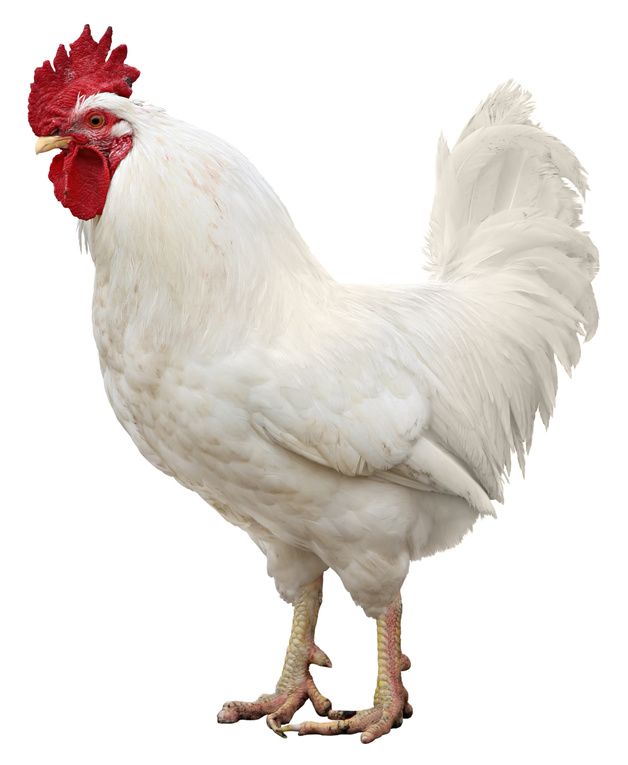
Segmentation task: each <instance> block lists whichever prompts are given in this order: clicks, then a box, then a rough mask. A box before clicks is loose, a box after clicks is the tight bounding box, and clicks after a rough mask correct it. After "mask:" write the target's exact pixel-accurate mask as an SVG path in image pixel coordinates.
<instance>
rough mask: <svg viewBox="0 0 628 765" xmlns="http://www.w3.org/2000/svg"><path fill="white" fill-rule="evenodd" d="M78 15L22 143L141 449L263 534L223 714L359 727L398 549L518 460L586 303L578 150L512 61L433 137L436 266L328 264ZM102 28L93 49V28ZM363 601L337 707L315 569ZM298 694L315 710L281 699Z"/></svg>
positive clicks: (292, 727)
mask: <svg viewBox="0 0 628 765" xmlns="http://www.w3.org/2000/svg"><path fill="white" fill-rule="evenodd" d="M111 41H112V30H111V28H109V29H108V30H107V31H106V32H105V34H104V36H103V37H102V39H101V40H100V41H99V42H96V41H95V40H94V39H93V38H92V35H91V32H90V29H89V26H86V27H85V28H84V30H83V32H82V34H81V35H80V37H79V38H78V39H77V40H76V41H75V42H74V43H72V45H71V46H70V50H69V52H67V51H66V49H65V48H64V46H60V47H59V49H58V51H57V54H56V56H55V58H54V61H53V64H51V63H50V62H49V61H46V62H45V63H44V64H43V66H42V67H40V68H38V69H37V70H36V71H35V77H34V82H33V84H32V86H31V93H30V98H29V122H30V125H31V127H32V129H33V131H34V132H35V134H36V135H37V136H39V138H38V139H37V143H36V151H37V153H41V152H47V151H50V150H53V149H60V153H58V154H57V155H56V156H55V157H54V158H53V160H52V163H51V166H50V173H49V177H50V180H51V181H52V182H53V185H54V193H55V196H56V197H57V199H58V200H59V201H60V202H61V204H62V205H63V206H64V207H67V208H68V209H69V210H70V212H71V213H72V214H73V215H74V216H75V217H76V218H78V219H79V220H80V223H79V226H80V231H81V236H82V238H83V240H84V241H85V243H86V245H87V247H88V248H89V251H90V252H91V255H92V258H93V261H94V265H95V288H94V300H93V323H94V335H95V339H96V344H97V347H98V353H99V357H100V364H101V369H102V374H103V378H104V384H105V389H106V392H107V395H108V397H109V401H110V402H111V405H112V407H113V409H114V412H115V414H116V416H117V418H118V419H119V421H120V423H121V424H122V425H123V427H124V428H125V430H126V431H127V432H128V433H129V435H130V436H131V438H132V439H133V441H134V442H135V444H136V445H137V447H138V448H139V450H140V451H141V453H142V454H143V455H144V456H145V457H146V458H147V459H148V460H149V461H150V462H151V463H152V464H153V465H155V466H156V467H158V468H159V469H160V470H162V471H164V472H165V473H167V474H168V475H171V476H173V477H174V478H176V479H177V480H178V481H179V482H180V483H182V484H183V485H184V486H186V487H187V488H189V489H192V490H193V491H195V492H197V493H198V494H199V495H200V496H201V497H202V498H203V499H204V500H206V502H208V503H209V504H210V505H211V506H212V507H214V508H215V509H216V510H217V511H218V512H219V513H220V514H221V515H222V516H223V517H224V518H225V519H226V520H228V521H229V522H230V523H232V524H235V525H236V526H239V527H240V528H242V529H244V530H245V531H246V532H247V533H248V534H249V536H250V537H251V539H252V540H253V541H254V542H255V543H256V544H257V545H258V547H259V548H260V549H261V550H262V551H263V552H264V553H265V555H266V558H267V563H268V573H269V575H270V576H271V577H273V578H274V580H275V584H276V587H277V589H278V591H279V594H280V595H281V597H282V598H284V599H285V600H286V601H288V602H289V603H291V604H293V606H294V618H293V624H292V630H291V635H290V639H289V643H288V648H287V652H286V658H285V663H284V666H283V670H282V672H281V675H280V677H279V681H278V683H277V686H276V689H275V691H274V692H273V693H270V694H265V695H262V696H260V697H259V698H258V699H257V700H256V701H253V702H243V701H231V702H227V703H226V704H225V705H224V706H223V708H222V710H221V711H220V712H219V714H218V721H219V722H221V723H233V722H236V721H238V720H242V719H257V718H260V717H263V716H266V717H267V722H268V725H269V726H270V728H271V729H272V730H273V731H275V732H276V733H278V734H279V735H281V736H285V735H286V732H288V731H298V733H299V734H300V735H304V734H311V733H315V734H322V735H333V734H339V733H360V734H361V740H362V741H363V742H365V743H368V742H370V741H373V740H374V739H376V738H378V737H380V736H382V735H383V734H386V733H388V732H389V731H390V730H391V728H393V727H397V726H399V725H400V724H401V722H402V721H403V719H404V718H407V717H409V716H410V715H411V713H412V708H411V706H410V705H409V703H408V694H407V691H406V689H405V688H404V685H403V682H402V677H401V673H402V672H403V671H404V670H405V669H407V668H408V667H409V665H410V662H409V659H408V658H407V656H406V655H405V654H404V653H402V651H401V638H400V635H401V595H400V590H401V586H402V584H403V582H404V580H405V577H406V575H407V573H408V569H409V565H410V562H411V561H413V560H418V559H420V558H422V557H424V556H427V555H431V554H433V553H436V552H438V551H441V550H445V549H447V548H451V547H452V546H454V545H456V544H458V543H459V542H460V541H461V540H462V538H463V537H464V535H465V534H466V533H467V532H468V531H469V530H470V529H471V528H472V526H473V525H474V523H475V522H476V520H477V519H478V518H479V517H480V516H483V515H493V514H494V509H493V505H492V500H497V501H502V500H503V494H502V485H503V481H504V480H505V478H506V477H507V475H508V473H509V471H510V468H511V456H512V454H513V453H514V454H516V456H517V459H518V462H519V464H520V465H521V467H522V468H523V465H524V460H525V455H526V451H527V449H528V448H529V446H530V443H531V438H532V430H533V425H534V421H535V417H536V414H537V412H538V413H539V414H540V417H541V419H542V421H543V422H544V423H545V425H547V424H548V421H549V418H550V416H551V413H552V409H553V405H554V400H555V394H556V388H557V369H556V359H557V360H558V361H559V362H560V364H561V365H562V366H563V367H564V368H565V369H566V370H567V371H570V370H571V368H572V367H573V366H574V365H575V364H576V363H577V362H578V360H579V356H580V347H581V346H580V338H581V336H583V337H584V338H585V339H588V338H590V337H591V336H592V335H593V334H594V332H595V329H596V324H597V309H596V305H595V299H594V296H593V291H592V288H591V281H592V279H593V277H594V276H595V273H596V270H597V262H598V261H597V251H596V248H595V247H594V245H593V244H592V242H591V241H590V239H589V237H588V236H587V234H585V233H584V232H582V231H581V230H580V228H579V226H580V212H581V209H580V199H581V198H583V197H584V193H585V190H586V181H585V175H584V171H583V169H582V167H581V166H580V164H579V162H578V160H577V159H576V157H575V156H574V155H573V154H572V152H571V151H570V150H569V149H568V148H566V147H565V146H564V145H563V144H562V143H561V142H560V141H558V140H557V139H556V138H554V137H552V136H551V135H549V134H548V133H546V132H545V131H544V130H542V129H541V128H540V127H539V126H538V125H535V124H533V123H532V122H531V121H530V115H531V112H532V104H531V100H530V95H529V94H528V93H526V92H525V91H523V90H522V89H521V88H520V87H519V86H517V85H515V84H513V83H510V82H509V83H506V84H504V85H502V86H500V87H498V88H497V90H496V91H495V92H494V93H493V94H492V95H491V96H490V97H489V98H488V99H487V100H486V101H485V102H484V103H483V104H481V105H480V107H479V108H478V110H477V111H476V113H475V114H474V116H473V117H472V118H471V120H470V121H469V123H468V124H467V126H466V128H465V129H464V130H463V132H462V134H461V136H460V139H459V140H458V142H457V143H456V145H455V147H454V148H453V150H452V151H451V152H450V151H449V149H448V147H447V145H446V143H445V142H444V140H443V139H441V141H440V143H439V146H438V154H437V182H436V191H435V199H434V205H433V210H432V215H431V220H430V228H429V234H428V237H427V247H426V254H427V258H428V260H429V269H430V271H431V276H432V278H431V280H430V281H428V282H426V283H423V284H421V285H418V286H401V287H370V286H369V287H367V286H355V285H344V284H339V283H337V282H336V281H334V280H333V279H332V277H331V276H330V275H329V274H328V273H327V272H326V271H325V270H324V269H323V268H322V267H321V265H320V264H319V263H318V262H317V261H316V259H315V258H314V256H313V255H312V254H311V253H310V251H309V249H308V248H307V246H306V244H305V243H304V242H303V240H302V239H301V237H300V236H299V234H298V232H297V231H296V229H295V227H294V225H293V223H292V221H291V219H290V217H289V215H288V213H287V212H286V210H285V208H284V207H283V205H282V203H281V202H280V200H279V199H278V198H277V196H276V195H275V193H274V192H273V191H272V189H271V188H270V186H269V185H268V184H267V182H266V181H265V180H264V178H262V176H261V175H260V174H259V173H258V172H257V170H256V169H255V168H254V167H253V166H252V165H251V164H250V162H248V161H247V159H245V157H243V156H242V155H241V154H240V153H239V152H238V151H237V150H236V149H234V148H233V147H231V146H230V145H229V144H227V143H226V142H225V141H223V140H221V139H219V138H217V137H215V136H213V135H211V134H209V133H206V132H204V131H203V130H199V129H197V128H196V127H192V126H191V125H188V124H185V123H184V122H181V121H179V120H176V119H174V118H172V117H170V116H169V115H168V114H167V113H166V112H165V111H163V110H162V109H159V108H156V107H154V106H150V105H148V104H146V103H142V102H139V101H136V100H133V99H132V98H131V95H132V86H133V83H134V82H135V81H136V80H137V78H138V77H139V74H140V73H139V71H138V70H137V69H135V68H134V67H131V66H129V65H128V64H126V63H125V60H126V54H127V51H126V47H125V46H124V45H120V46H118V47H117V48H115V49H114V50H111ZM110 51H111V52H110ZM327 569H333V571H335V572H336V574H337V575H338V576H339V577H340V579H341V581H342V583H343V584H344V586H345V587H346V589H347V590H348V591H349V593H350V594H351V596H352V597H353V600H354V601H355V602H356V604H358V605H359V606H361V607H362V608H363V609H364V611H365V613H366V614H367V615H368V616H370V617H373V618H374V619H376V621H377V641H378V644H377V657H378V672H377V684H376V691H375V697H374V701H373V705H372V706H371V707H370V708H367V709H364V710H361V711H357V712H354V711H351V712H349V711H342V710H334V709H332V707H331V702H330V701H329V700H328V699H327V698H326V697H325V696H324V695H323V694H322V693H321V692H320V691H319V690H318V688H317V687H316V685H315V683H314V681H313V679H312V675H311V673H310V665H312V664H317V665H321V666H331V663H330V661H329V659H328V657H327V655H326V654H325V653H324V652H323V650H321V649H320V648H319V647H318V646H317V645H316V643H315V627H316V620H317V615H318V611H319V607H320V605H321V602H322V582H323V574H324V572H325V571H326V570H327ZM308 699H309V700H310V701H311V702H312V704H313V706H314V708H315V710H316V712H317V713H318V714H319V715H320V716H322V717H327V718H328V719H326V720H324V721H312V722H302V723H293V722H292V718H293V716H294V714H295V712H296V711H297V710H298V709H299V708H300V707H301V706H302V705H303V704H304V703H305V702H306V701H307V700H308Z"/></svg>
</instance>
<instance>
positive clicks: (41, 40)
mask: <svg viewBox="0 0 628 765" xmlns="http://www.w3.org/2000/svg"><path fill="white" fill-rule="evenodd" d="M130 5H131V4H129V3H128V2H115V1H113V0H110V1H109V2H107V3H101V4H98V5H97V6H95V7H94V9H93V10H90V9H89V8H88V7H85V6H83V7H80V10H77V6H69V5H67V4H53V3H45V4H44V3H41V2H35V4H34V5H33V4H32V3H30V4H28V5H27V4H22V6H20V7H18V6H16V5H15V4H13V5H12V6H11V7H10V9H9V10H8V11H5V16H4V35H3V38H4V39H3V46H4V47H3V50H2V57H3V60H2V67H1V71H3V73H4V77H3V82H4V84H3V97H2V106H3V118H2V131H1V133H0V135H1V136H2V145H3V149H2V179H3V182H2V184H0V189H1V193H2V196H3V202H2V208H1V209H2V215H3V227H2V228H3V240H4V244H3V247H2V261H1V262H2V279H1V284H0V290H1V293H0V309H1V310H2V318H1V321H0V331H1V332H2V338H1V339H0V348H1V350H2V361H1V364H2V375H1V380H2V398H1V401H2V439H1V443H0V448H1V449H2V460H1V464H2V473H3V476H2V488H1V491H2V499H1V503H2V504H1V528H0V608H1V610H0V619H1V620H2V622H1V625H0V729H1V730H0V761H2V762H3V763H7V764H8V765H21V764H22V763H28V765H35V764H37V765H43V764H45V763H52V762H62V763H64V765H74V764H75V763H76V764H79V763H80V764H81V765H86V764H88V765H100V764H101V763H107V764H108V765H109V764H110V763H116V765H118V764H119V765H127V764H129V765H130V764H133V765H136V764H138V763H151V765H153V764H154V765H161V764H162V763H172V764H173V765H174V764H175V763H176V764H177V765H178V764H183V763H185V765H196V763H211V762H215V761H217V760H220V761H223V760H227V761H231V762H236V763H239V762H250V761H251V760H252V759H253V758H255V759H256V760H257V761H261V762H270V761H271V760H272V762H274V763H287V762H288V761H290V762H295V761H297V762H300V763H310V762H314V760H315V758H316V759H317V758H320V757H321V756H323V757H325V758H327V761H328V762H330V763H341V762H346V761H347V757H351V758H353V757H358V756H359V757H360V759H361V761H363V762H374V761H375V759H377V760H380V759H381V758H384V759H385V760H386V761H392V760H393V758H395V757H403V758H404V761H410V762H415V761H416V762H421V763H425V764H426V765H428V764H429V765H432V764H434V765H436V764H438V765H440V764H442V765H449V763H461V762H479V761H482V762H483V763H486V764H487V765H489V764H492V763H500V764H501V763H540V764H545V763H567V762H569V763H593V762H596V763H605V765H606V764H608V765H611V764H614V763H625V762H627V761H628V755H627V746H626V719H627V712H628V710H627V708H626V682H627V679H628V672H627V665H626V645H628V634H627V630H626V625H625V611H626V582H627V573H628V570H627V565H626V551H625V549H626V544H627V537H628V535H627V531H628V524H627V520H626V510H627V507H626V506H627V501H626V495H625V488H624V478H625V475H626V470H627V465H626V457H627V449H626V405H625V402H626V394H625V373H624V365H625V349H626V318H625V317H626V314H625V303H626V297H625V285H626V276H627V273H626V271H627V269H626V235H625V219H626V202H627V199H626V192H625V185H626V163H625V132H626V109H625V98H626V95H625V73H626V62H625V58H624V55H623V54H622V53H621V50H622V49H624V50H625V40H624V39H623V37H622V36H621V35H620V31H621V30H620V27H621V26H623V24H624V22H620V20H619V19H618V18H616V17H614V15H613V14H614V13H615V12H617V11H616V10H615V11H614V10H612V9H613V8H614V9H617V5H616V4H610V3H604V2H601V3H600V2H596V3H594V4H586V5H585V4H583V3H581V4H579V3H577V2H565V3H562V2H560V3H557V2H554V3H552V2H549V3H548V2H525V3H519V4H517V5H513V6H511V5H509V4H506V3H504V2H495V3H490V2H486V1H485V0H480V2H475V3H466V4H464V6H463V7H460V6H459V5H458V4H453V3H448V2H443V3H440V4H438V8H437V9H436V4H435V3H433V4H430V5H429V7H428V6H427V5H426V6H425V7H422V6H421V4H420V3H411V2H394V1H392V2H391V0H387V2H385V3H384V2H382V3H369V2H361V3H358V2H342V1H340V2H335V3H330V2H326V1H325V0H318V1H317V2H311V3H309V2H308V3H300V2H292V3H282V2H260V3H252V2H238V1H236V2H229V3H226V2H221V3H213V2H206V3H203V4H198V5H197V4H192V3H188V2H186V1H185V0H182V1H181V2H177V3H168V4H166V5H163V6H159V5H158V4H156V3H151V4H150V5H148V4H147V5H146V6H145V7H144V9H142V5H141V4H140V5H137V6H136V5H134V6H133V7H130ZM585 7H586V8H587V11H586V13H583V12H582V11H583V9H584V8H585ZM591 9H593V10H591ZM7 13H8V14H9V15H8V16H7V15H6V14H7ZM85 22H89V23H90V24H91V25H92V30H93V33H94V36H96V37H100V36H101V35H102V34H103V32H104V31H105V28H106V26H107V25H109V24H111V25H112V26H113V28H114V44H115V45H117V44H119V43H122V42H124V43H126V44H127V45H128V46H129V57H128V62H129V63H130V64H132V65H134V66H137V67H138V68H139V69H141V71H142V76H141V78H140V79H139V81H138V82H137V83H136V85H135V89H134V92H135V94H136V96H137V97H138V98H142V99H145V100H149V101H151V102H153V103H157V104H160V105H162V106H164V107H166V108H167V110H168V111H170V112H171V113H172V114H174V115H176V116H178V117H180V118H183V119H187V120H188V121H190V122H193V123H196V124H199V125H202V126H203V127H206V128H207V129H209V130H211V131H212V132H214V133H217V134H219V135H222V136H223V137H225V138H227V139H228V140H229V141H230V142H232V143H233V144H235V145H236V146H238V147H239V148H240V149H241V150H242V151H243V152H244V153H245V154H247V155H248V156H249V157H250V158H251V159H252V160H253V162H254V163H255V164H256V165H257V166H258V168H259V169H260V170H261V172H262V173H263V174H264V175H265V176H266V177H267V178H268V180H269V181H270V182H271V184H272V185H273V186H274V187H275V189H276V190H277V191H278V193H279V195H280V196H281V197H282V199H283V201H284V202H285V204H286V205H287V207H288V209H289V210H290V212H291V214H292V216H293V219H294V221H295V223H296V224H297V226H298V228H299V229H300V231H301V233H302V234H303V236H304V238H305V240H306V241H307V242H308V243H309V245H310V247H311V248H312V250H313V251H314V253H315V254H316V255H317V256H318V257H319V258H320V259H321V260H322V261H323V263H324V264H325V266H326V267H327V269H328V270H329V271H331V273H332V274H334V275H335V276H336V277H337V278H339V279H341V280H350V281H371V282H403V281H410V282H411V281H416V280H418V279H420V278H422V277H421V265H420V264H421V247H422V242H423V235H424V232H425V230H426V224H427V219H428V215H429V210H430V206H431V195H432V191H433V161H434V153H435V146H436V141H437V138H438V135H439V133H440V131H441V130H443V131H444V133H445V135H446V136H447V137H448V139H449V140H450V142H453V141H455V139H456V137H457V135H458V133H459V131H460V130H461V129H462V127H463V126H464V124H465V123H466V121H467V119H468V118H469V116H470V115H471V114H472V112H473V110H474V109H475V107H476V105H477V104H478V102H479V101H480V100H481V99H483V98H484V97H485V96H486V95H487V94H488V93H489V92H490V91H492V90H493V88H494V87H495V86H496V85H497V84H498V83H500V82H502V81H503V80H506V79H508V78H510V77H514V78H515V79H516V80H518V81H519V82H521V83H522V84H523V85H524V86H525V87H526V88H528V89H529V90H531V91H532V93H533V94H534V97H535V100H536V102H537V104H538V109H537V112H536V118H537V119H538V120H540V121H541V122H542V124H543V125H544V126H545V127H546V128H547V129H548V130H549V131H550V132H552V133H554V134H556V135H558V136H559V137H560V138H561V139H563V140H564V141H565V142H566V143H567V144H568V145H570V146H571V147H572V148H573V149H574V151H576V153H577V154H578V156H579V158H580V159H581V161H582V163H583V164H584V165H585V167H586V168H587V170H588V171H589V176H590V185H591V193H590V195H589V197H588V201H587V206H586V210H585V223H586V227H587V228H588V229H590V230H591V231H592V232H593V238H594V240H595V242H596V243H597V245H598V246H599V248H600V251H601V257H602V271H601V274H600V276H599V278H598V281H597V295H598V299H599V304H600V312H601V324H600V330H599V333H598V335H597V337H596V338H595V340H594V341H593V342H592V343H591V344H590V345H589V346H587V347H586V348H585V349H584V354H583V360H582V363H581V365H580V367H578V369H577V370H576V372H575V374H574V379H573V380H571V381H568V380H567V379H566V378H565V379H562V381H561V389H560V391H559V396H558V408H557V413H556V417H555V419H554V421H553V423H552V426H551V428H550V430H549V433H548V434H545V433H544V432H543V429H542V428H540V429H539V430H537V433H536V434H535V445H534V448H533V450H532V454H531V456H530V459H529V463H528V469H527V479H526V481H525V482H523V481H522V480H521V478H520V476H519V475H518V473H516V474H515V475H514V476H513V479H512V482H511V485H510V487H509V488H508V489H507V494H506V497H507V501H506V505H505V506H504V507H503V508H501V507H499V508H498V512H499V516H500V520H499V521H497V522H495V521H491V520H486V521H484V522H482V523H481V524H479V525H478V526H477V528H476V530H475V531H474V533H473V534H472V535H471V536H470V537H469V538H467V539H466V540H465V542H464V544H463V545H461V546H460V547H458V548H457V549H455V550H453V551H451V552H449V553H447V554H442V555H440V556H437V557H435V558H433V559H430V560H427V561H424V562H421V563H415V564H414V566H413V568H412V570H411V573H410V576H409V578H408V581H407V583H406V585H405V587H404V591H403V592H404V603H405V612H404V633H403V638H404V648H405V650H406V652H407V653H408V654H409V655H410V657H411V659H412V660H413V667H412V669H411V670H410V671H409V672H408V673H406V675H405V680H406V683H407V686H408V688H409V690H410V693H411V702H412V704H413V705H414V709H415V715H414V717H413V719H412V720H409V721H407V722H406V723H404V726H403V727H402V728H401V729H400V730H398V731H393V733H392V734H391V735H390V736H387V737H386V738H385V739H382V740H381V741H378V742H376V743H374V744H372V745H370V746H369V747H364V746H362V745H361V744H360V742H359V740H358V738H357V737H344V738H338V739H334V740H331V739H320V738H316V737H310V738H304V739H297V738H296V737H293V738H291V739H290V740H288V741H282V740H280V739H279V738H278V737H275V736H273V735H272V734H271V733H270V731H268V729H267V728H266V726H265V724H264V722H263V721H259V722H256V723H246V722H243V723H239V724H238V725H236V726H218V725H217V724H216V722H215V715H216V712H217V711H218V710H219V709H220V707H221V705H222V703H223V702H224V701H226V700H228V699H231V698H244V699H252V698H254V697H256V696H257V695H258V694H259V693H261V692H267V691H270V690H272V689H273V687H274V684H275V682H276V679H277V676H278V673H279V670H280V667H281V662H282V660H283V654H284V650H285V644H286V641H287V637H288V629H289V623H290V619H291V609H290V608H289V607H288V606H286V605H285V604H284V603H282V602H281V601H280V600H279V598H278V597H277V595H276V593H275V591H274V587H273V584H272V582H271V580H269V579H268V578H267V577H266V574H265V565H264V564H265V561H264V559H263V557H262V556H261V554H260V553H259V552H258V551H257V549H256V548H255V547H254V546H253V545H252V544H251V542H250V541H249V539H248V537H246V535H244V534H243V533H241V532H240V531H238V530H237V529H235V528H232V527H230V526H229V525H228V524H226V523H224V522H223V521H222V519H220V518H219V517H218V515H217V514H215V513H214V512H213V511H212V510H211V509H210V508H209V507H207V506H206V505H205V504H204V503H203V502H202V501H201V500H200V499H199V498H197V497H196V496H194V495H193V494H191V493H190V492H188V491H186V490H184V489H183V488H181V487H180V486H179V485H178V484H176V483H175V482H174V481H172V480H171V479H168V478H166V477H165V476H163V475H161V474H160V473H159V472H158V471H156V470H154V469H153V468H152V467H151V466H150V465H149V464H148V463H146V462H144V461H143V459H142V458H141V456H140V455H139V453H138V452H136V450H135V448H134V446H133V444H132V443H131V441H130V439H129V438H128V437H127V436H126V434H125V433H124V432H123V430H122V429H121V428H120V427H119V425H118V424H117V422H116V421H115V418H114V416H113V413H112V412H111V411H110V410H109V407H108V404H107V401H106V398H105V395H104V392H103V389H102V381H101V378H100V374H99V370H98V362H97V358H96V351H95V348H94V345H93V340H92V337H91V326H90V301H91V281H92V275H93V274H92V264H91V261H90V259H89V256H87V255H85V254H80V253H79V250H78V244H77V240H76V235H75V221H74V220H73V219H72V217H71V215H70V213H69V211H67V210H65V209H63V208H62V207H61V206H60V205H59V204H58V203H57V202H56V200H55V199H54V196H53V189H52V185H51V184H50V182H49V181H48V180H47V177H46V176H47V172H48V165H49V159H50V155H44V156H40V157H35V154H34V136H33V135H32V133H31V132H30V130H29V127H28V124H27V122H26V100H27V96H28V87H29V83H30V81H31V79H32V73H33V70H34V68H35V67H36V66H39V65H40V64H41V63H42V62H43V60H44V59H46V58H52V57H53V56H54V53H55V50H56V47H57V45H58V44H59V43H61V42H63V43H69V42H71V41H72V40H74V39H76V37H78V35H79V34H80V32H81V29H82V26H83V24H84V23H85ZM563 378H564V375H563ZM319 643H320V645H321V646H322V647H323V648H324V650H325V651H326V652H327V653H328V654H329V655H330V657H331V659H332V661H333V662H334V668H333V669H332V670H323V669H320V670H319V669H317V668H316V669H315V670H314V672H315V676H316V678H317V680H318V681H319V685H320V687H321V689H322V691H323V692H324V693H326V694H327V695H329V696H330V697H331V699H332V701H333V702H334V704H335V705H336V706H337V707H345V708H351V707H356V706H357V707H359V706H365V705H369V704H370V701H371V698H372V691H373V687H374V683H375V634H374V624H373V623H372V622H371V621H369V620H367V619H366V617H365V616H364V615H363V614H362V612H361V611H359V610H358V609H357V608H355V607H354V605H353V604H352V602H351V600H350V598H349V596H348V594H347V593H346V592H345V591H344V590H342V589H341V587H340V586H339V584H338V582H337V581H336V580H335V578H334V576H333V574H332V575H328V577H327V580H326V601H325V603H324V605H323V609H322V612H321V620H320V628H319ZM312 714H313V711H312V709H311V707H309V705H308V707H306V708H304V709H303V710H301V711H300V712H299V713H298V714H297V717H296V719H307V718H311V716H312Z"/></svg>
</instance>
